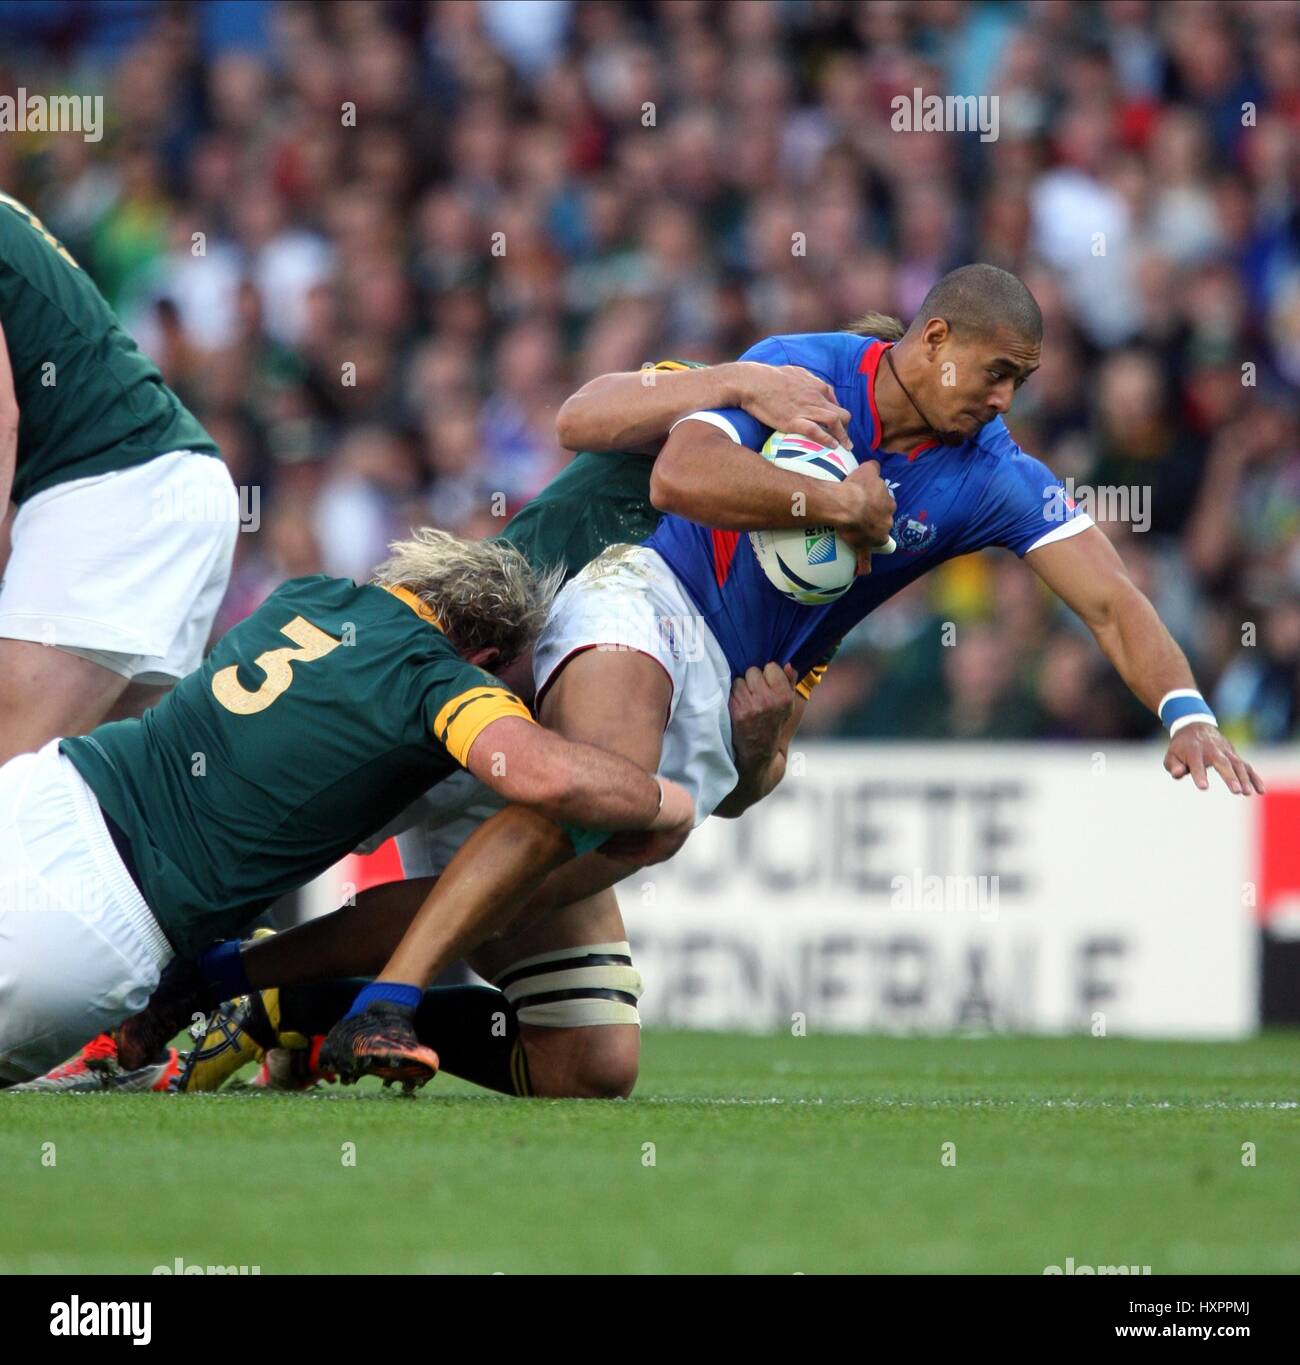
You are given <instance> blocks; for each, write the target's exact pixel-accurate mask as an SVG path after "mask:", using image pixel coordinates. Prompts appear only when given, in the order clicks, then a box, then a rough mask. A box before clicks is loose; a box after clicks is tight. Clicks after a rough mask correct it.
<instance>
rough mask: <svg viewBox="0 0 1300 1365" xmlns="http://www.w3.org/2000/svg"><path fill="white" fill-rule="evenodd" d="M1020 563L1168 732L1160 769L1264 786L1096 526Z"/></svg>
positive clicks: (1251, 788) (1245, 790)
mask: <svg viewBox="0 0 1300 1365" xmlns="http://www.w3.org/2000/svg"><path fill="white" fill-rule="evenodd" d="M1025 561H1026V563H1028V564H1029V565H1030V567H1031V568H1032V569H1033V570H1034V572H1035V573H1036V574H1037V575H1038V576H1039V577H1040V578H1041V579H1042V580H1043V582H1044V583H1046V584H1047V586H1048V587H1049V588H1051V589H1052V591H1053V592H1054V593H1055V594H1056V595H1057V596H1058V597H1059V598H1060V599H1061V600H1062V601H1063V602H1064V603H1065V604H1066V605H1067V606H1068V607H1070V608H1071V609H1072V610H1073V611H1074V612H1076V613H1077V615H1078V616H1079V618H1080V619H1081V620H1082V621H1083V623H1084V624H1085V625H1086V626H1087V627H1088V629H1089V630H1091V631H1092V633H1093V636H1094V637H1095V638H1096V641H1097V644H1098V645H1099V646H1100V647H1101V650H1102V652H1103V653H1104V654H1105V655H1106V657H1107V658H1108V659H1109V660H1110V661H1111V663H1112V664H1114V665H1115V669H1116V671H1117V672H1118V673H1119V675H1120V677H1121V678H1123V679H1124V681H1125V683H1127V684H1128V687H1129V689H1130V691H1132V693H1133V694H1134V696H1136V697H1137V698H1138V700H1139V701H1141V702H1142V703H1143V704H1144V705H1145V706H1148V707H1150V708H1151V710H1152V711H1154V712H1155V713H1156V714H1157V715H1158V716H1160V718H1161V720H1162V721H1164V722H1165V723H1166V724H1167V725H1168V726H1169V729H1170V740H1169V748H1168V750H1167V752H1166V754H1165V768H1166V770H1167V771H1168V772H1169V774H1170V775H1171V776H1172V777H1174V778H1182V777H1186V776H1187V774H1188V773H1191V775H1192V781H1193V782H1195V784H1196V785H1197V786H1198V787H1199V788H1200V789H1201V790H1202V791H1204V790H1205V789H1206V788H1207V787H1208V786H1209V785H1210V784H1209V778H1208V776H1207V773H1208V770H1209V769H1210V768H1213V769H1214V770H1215V771H1216V772H1217V773H1218V774H1219V776H1220V777H1221V778H1222V779H1223V781H1224V783H1225V785H1226V786H1227V787H1228V789H1229V791H1232V792H1236V793H1238V794H1240V795H1243V796H1250V795H1251V794H1252V793H1254V792H1262V791H1263V790H1264V784H1263V783H1262V782H1261V781H1260V779H1259V775H1258V774H1257V773H1256V772H1255V770H1254V768H1252V767H1251V766H1250V764H1249V763H1247V762H1246V761H1245V759H1243V758H1242V757H1241V756H1240V755H1239V754H1238V753H1237V751H1236V750H1235V749H1234V748H1233V747H1232V745H1231V743H1230V742H1229V741H1228V740H1227V739H1226V738H1225V737H1224V736H1223V735H1222V734H1221V733H1220V732H1219V728H1218V726H1217V725H1216V724H1215V723H1214V716H1213V713H1212V712H1211V711H1210V708H1209V706H1208V705H1207V704H1206V703H1205V702H1204V700H1203V699H1202V698H1201V696H1200V693H1199V692H1198V691H1197V689H1196V679H1195V678H1193V676H1192V670H1191V667H1190V666H1189V665H1188V662H1187V658H1186V656H1185V655H1184V654H1183V651H1182V650H1181V649H1179V648H1178V645H1177V643H1176V642H1175V640H1174V638H1173V636H1172V635H1170V634H1169V632H1168V630H1166V629H1165V625H1164V622H1162V621H1161V619H1160V617H1159V616H1158V615H1157V614H1156V609H1155V608H1154V607H1153V606H1152V605H1151V603H1150V602H1149V601H1148V600H1147V598H1146V596H1145V595H1144V594H1143V593H1142V592H1141V591H1140V590H1139V589H1138V588H1137V587H1136V585H1135V584H1134V583H1133V581H1132V579H1130V578H1129V576H1128V574H1127V572H1126V571H1125V569H1124V561H1123V560H1122V559H1120V557H1119V554H1118V552H1117V551H1116V549H1115V547H1114V546H1113V545H1112V544H1111V543H1110V541H1109V540H1107V539H1106V537H1105V536H1104V535H1103V534H1102V532H1101V531H1100V530H1098V528H1097V527H1095V526H1093V527H1090V528H1089V529H1088V530H1086V531H1083V532H1081V533H1080V534H1079V535H1076V536H1070V537H1068V538H1067V539H1065V540H1058V541H1054V542H1053V543H1052V544H1050V545H1044V546H1042V547H1041V548H1040V549H1037V550H1031V551H1029V553H1028V554H1027V555H1026V556H1025Z"/></svg>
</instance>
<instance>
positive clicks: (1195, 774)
mask: <svg viewBox="0 0 1300 1365" xmlns="http://www.w3.org/2000/svg"><path fill="white" fill-rule="evenodd" d="M1211 768H1212V769H1214V771H1215V772H1217V773H1218V774H1219V776H1220V777H1221V778H1222V779H1223V783H1224V786H1226V787H1227V788H1228V790H1229V791H1230V792H1234V793H1235V794H1236V795H1238V796H1253V795H1255V794H1256V793H1259V794H1260V795H1262V794H1263V791H1264V784H1263V782H1261V781H1260V777H1259V774H1258V773H1257V772H1256V771H1255V770H1254V768H1252V767H1251V766H1250V764H1249V763H1247V762H1246V760H1245V759H1244V758H1242V756H1241V755H1240V754H1239V753H1238V752H1237V751H1236V749H1234V748H1233V747H1232V744H1231V743H1230V742H1229V741H1228V740H1227V739H1226V738H1225V737H1224V735H1223V734H1222V733H1221V732H1220V730H1219V729H1218V727H1217V726H1214V725H1207V724H1205V723H1204V722H1198V723H1197V724H1195V725H1184V726H1183V728H1182V729H1181V730H1179V732H1178V733H1177V734H1176V735H1175V736H1174V737H1173V739H1171V740H1170V741H1169V749H1168V751H1167V752H1166V754H1165V771H1166V772H1167V773H1168V774H1169V775H1170V776H1171V777H1172V778H1174V779H1175V780H1177V779H1179V778H1183V777H1186V776H1187V774H1188V773H1191V775H1192V781H1193V782H1195V783H1196V785H1197V786H1198V787H1199V788H1200V789H1201V791H1206V790H1207V789H1208V788H1209V785H1210V777H1209V773H1210V769H1211Z"/></svg>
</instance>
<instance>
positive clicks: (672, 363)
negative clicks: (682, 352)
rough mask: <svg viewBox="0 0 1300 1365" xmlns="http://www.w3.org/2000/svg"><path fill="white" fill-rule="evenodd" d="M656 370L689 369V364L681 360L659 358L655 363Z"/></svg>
mask: <svg viewBox="0 0 1300 1365" xmlns="http://www.w3.org/2000/svg"><path fill="white" fill-rule="evenodd" d="M654 368H655V369H656V370H689V369H690V368H691V367H690V366H689V365H683V364H682V362H681V361H680V360H657V361H656V362H655V364H654Z"/></svg>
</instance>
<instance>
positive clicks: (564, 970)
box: [496, 942, 641, 1099]
mask: <svg viewBox="0 0 1300 1365" xmlns="http://www.w3.org/2000/svg"><path fill="white" fill-rule="evenodd" d="M496 984H497V985H498V986H499V987H500V988H501V989H502V990H503V991H504V992H505V996H506V999H507V1000H509V1001H510V1003H511V1004H512V1005H513V1006H514V1009H515V1015H516V1017H517V1018H518V1020H519V1025H520V1028H521V1031H522V1032H523V1034H524V1038H525V1049H526V1051H527V1055H528V1065H529V1071H530V1073H531V1085H530V1089H531V1092H532V1093H533V1094H535V1095H546V1096H548V1097H551V1098H559V1097H565V1098H573V1099H619V1098H622V1097H624V1096H626V1095H630V1094H631V1093H632V1088H633V1086H635V1084H636V1079H637V1070H638V1067H639V1065H640V1058H641V1027H640V1024H641V1016H640V1014H639V1013H638V1012H637V1001H638V999H639V998H640V995H641V973H640V972H638V971H637V969H636V968H635V967H634V966H633V965H632V957H631V952H630V950H629V948H628V945H627V943H626V942H618V943H590V944H585V945H583V946H582V947H579V948H566V949H561V950H559V951H556V952H549V953H541V954H539V955H538V956H536V957H531V958H526V959H525V960H524V961H522V962H517V963H515V964H514V965H513V966H511V967H510V968H508V969H507V970H506V971H505V972H503V973H502V974H501V975H500V977H499V978H498V979H497V983H496Z"/></svg>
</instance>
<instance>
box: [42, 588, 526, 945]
mask: <svg viewBox="0 0 1300 1365" xmlns="http://www.w3.org/2000/svg"><path fill="white" fill-rule="evenodd" d="M512 715H513V716H521V717H523V718H524V719H527V720H531V719H532V717H531V715H530V714H529V711H528V708H527V707H526V706H525V705H524V704H523V702H521V701H520V700H519V699H518V698H517V697H515V696H514V695H513V694H512V693H511V692H510V691H508V690H507V688H506V687H505V684H504V683H502V682H501V681H500V680H499V679H498V678H495V677H493V676H492V675H491V674H490V673H485V672H484V671H483V670H482V669H479V668H475V667H474V666H473V665H472V664H468V663H466V662H465V660H464V659H462V658H461V657H460V656H459V655H458V654H457V653H456V651H455V649H454V648H453V647H452V645H451V643H450V641H449V640H448V639H447V637H446V636H445V635H444V634H443V632H442V630H441V629H440V628H439V627H438V625H437V623H436V621H435V620H434V619H433V616H432V614H431V613H430V612H429V610H428V608H427V607H425V606H424V605H423V603H421V602H420V601H419V599H418V598H416V597H415V596H414V595H413V594H411V593H408V592H406V591H405V590H404V589H401V588H392V589H388V588H381V587H376V586H374V585H366V586H363V587H357V586H356V585H355V584H354V583H352V582H351V581H349V580H346V579H338V578H327V577H325V576H324V575H317V576H315V577H311V578H296V579H290V580H289V582H287V583H284V584H282V585H281V586H280V587H279V588H277V589H276V591H275V592H273V593H272V594H271V596H270V597H268V598H267V600H266V601H265V602H264V603H263V604H262V606H260V607H259V608H258V609H257V611H255V612H254V613H253V614H252V615H251V616H250V617H248V618H247V620H245V621H242V622H240V624H239V625H237V626H235V627H234V628H233V629H232V630H231V631H230V632H229V633H228V634H226V635H225V636H223V637H222V639H221V640H220V641H219V642H218V643H217V645H216V646H215V648H214V649H213V650H212V653H211V654H209V656H208V658H207V659H206V660H205V661H204V663H203V665H202V667H201V668H198V669H196V670H195V671H194V672H193V673H191V674H190V675H189V676H188V677H186V678H184V679H182V681H181V682H180V683H179V684H178V685H177V686H176V687H175V689H173V691H171V692H170V693H169V694H168V695H167V696H166V697H165V698H164V699H163V700H162V701H161V702H160V703H159V704H158V705H157V706H155V707H154V708H153V709H151V710H149V711H147V712H146V713H145V714H144V716H143V717H142V718H141V719H139V720H125V721H116V722H113V723H111V724H108V725H101V726H99V727H98V729H96V730H94V731H93V732H92V733H91V734H89V735H85V736H80V737H78V738H75V739H65V740H63V741H62V744H61V745H60V747H61V749H62V751H63V752H64V753H65V754H67V756H68V758H69V759H70V760H71V761H72V763H73V765H74V766H75V767H76V768H77V771H78V772H80V773H81V775H82V777H84V778H85V780H86V782H87V784H88V785H89V786H90V788H91V790H92V791H93V792H94V793H95V795H96V796H97V797H98V798H99V802H100V804H101V806H102V807H103V809H104V810H105V811H106V812H107V813H108V815H109V816H110V817H111V818H112V819H113V820H114V821H115V822H116V823H117V824H118V825H119V826H120V827H121V829H122V830H123V831H124V832H125V834H126V836H127V838H128V839H129V840H130V844H131V852H132V854H133V857H134V861H135V868H136V875H137V878H138V881H139V885H140V889H141V891H142V892H143V894H144V898H145V900H146V901H147V902H148V903H149V906H150V908H151V909H152V910H153V912H154V914H155V915H156V916H157V919H158V922H159V923H160V924H161V925H162V928H163V930H164V932H165V933H166V934H167V937H168V938H169V939H170V940H171V943H172V945H173V947H175V948H176V950H177V952H179V953H181V954H183V955H187V956H196V955H197V954H198V953H200V952H202V951H203V950H204V949H205V948H207V947H208V946H209V945H210V944H211V943H212V942H213V941H214V940H217V939H221V938H228V937H230V936H232V935H233V934H236V933H238V932H239V930H240V929H241V928H243V927H244V926H245V925H246V924H247V923H248V922H249V921H250V920H252V919H253V918H254V917H255V916H257V915H258V914H260V913H261V911H262V910H263V909H265V908H266V906H268V905H269V904H270V903H271V902H272V901H273V900H275V899H276V897H278V896H280V895H283V894H284V893H286V892H288V891H292V890H294V889H296V888H297V887H300V886H302V885H303V884H304V883H306V882H308V881H310V880H311V879H312V878H313V877H315V876H317V875H318V874H320V873H321V872H324V871H325V870H326V869H327V868H329V867H330V866H332V865H333V864H334V863H336V862H337V861H338V860H339V859H340V858H342V857H343V856H344V855H345V854H346V853H350V852H351V851H352V849H354V848H355V847H356V845H357V844H358V843H359V842H360V841H361V840H362V839H363V838H366V837H368V836H369V835H370V834H372V833H374V832H375V831H376V830H378V829H380V828H382V827H383V826H384V825H385V824H387V823H388V822H389V821H390V820H391V819H392V818H393V817H394V816H396V815H397V814H398V813H399V812H400V811H402V810H403V809H405V807H406V806H408V805H409V804H410V803H411V802H412V801H413V800H414V799H415V798H416V797H417V796H418V795H419V794H420V793H421V792H422V791H424V790H426V789H427V788H428V787H430V786H432V785H433V784H434V783H435V782H439V781H441V780H442V779H443V778H444V777H447V776H448V775H449V774H450V773H452V772H454V771H455V770H456V768H457V766H458V765H460V764H463V763H464V762H465V759H466V757H467V756H468V753H469V749H470V746H471V745H472V744H473V742H474V740H475V739H476V738H477V737H478V734H479V732H480V731H481V730H482V729H483V728H484V726H486V725H488V724H490V723H491V722H492V721H494V720H497V719H499V718H500V717H502V716H512Z"/></svg>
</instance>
